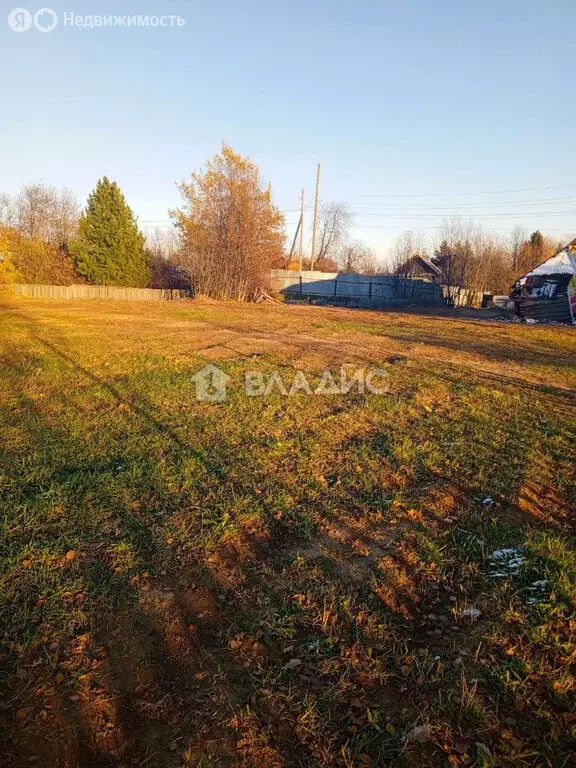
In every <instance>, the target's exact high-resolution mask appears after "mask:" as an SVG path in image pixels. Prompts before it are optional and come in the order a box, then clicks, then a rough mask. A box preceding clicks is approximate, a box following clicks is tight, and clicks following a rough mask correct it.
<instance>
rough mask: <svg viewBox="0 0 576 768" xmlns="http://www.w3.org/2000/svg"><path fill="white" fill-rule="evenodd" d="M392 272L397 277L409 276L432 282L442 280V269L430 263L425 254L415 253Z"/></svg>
mask: <svg viewBox="0 0 576 768" xmlns="http://www.w3.org/2000/svg"><path fill="white" fill-rule="evenodd" d="M394 274H395V275H396V276H397V277H409V278H412V279H418V280H429V281H430V282H433V283H440V282H442V270H441V269H440V268H439V267H437V266H436V265H435V264H432V262H431V261H429V260H428V259H427V258H426V257H425V256H420V254H418V253H416V254H415V255H414V256H411V257H410V258H409V259H408V260H407V261H405V262H404V263H403V264H401V265H400V266H399V267H398V268H397V269H396V270H395V271H394Z"/></svg>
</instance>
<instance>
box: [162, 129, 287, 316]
mask: <svg viewBox="0 0 576 768" xmlns="http://www.w3.org/2000/svg"><path fill="white" fill-rule="evenodd" d="M180 192H181V194H182V197H183V199H184V207H183V208H181V209H178V210H175V211H172V212H171V215H172V216H173V218H174V220H175V221H176V224H177V225H178V227H179V228H180V231H181V234H182V264H183V266H185V267H187V268H188V269H189V271H190V273H191V274H192V276H193V281H194V288H195V290H196V292H197V293H202V294H205V295H207V296H212V297H214V298H220V299H238V300H240V301H246V300H248V301H249V300H251V299H252V298H254V297H255V296H256V295H257V293H258V291H259V289H260V288H262V287H266V286H267V285H268V282H269V278H270V269H271V268H272V267H273V266H274V265H277V264H285V263H286V257H285V255H284V241H285V234H284V217H283V216H282V214H281V213H280V211H279V210H278V208H277V207H276V206H275V205H274V203H273V202H272V192H271V189H270V185H266V186H265V185H264V184H263V183H262V181H261V179H260V171H259V169H258V166H256V165H255V164H254V163H253V162H252V161H251V160H249V159H248V158H245V157H242V156H241V155H239V154H237V153H236V152H234V151H233V150H232V148H231V147H229V146H228V145H227V144H223V145H222V150H221V152H220V153H219V154H217V155H215V156H214V157H213V158H212V159H211V160H210V161H209V162H208V163H207V164H206V167H205V169H204V171H203V172H200V173H193V174H192V179H191V181H190V182H182V184H180Z"/></svg>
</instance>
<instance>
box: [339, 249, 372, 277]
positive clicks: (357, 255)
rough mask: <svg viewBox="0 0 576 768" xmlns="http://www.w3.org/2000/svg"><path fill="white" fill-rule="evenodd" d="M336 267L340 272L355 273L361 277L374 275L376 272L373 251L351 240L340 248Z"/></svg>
mask: <svg viewBox="0 0 576 768" xmlns="http://www.w3.org/2000/svg"><path fill="white" fill-rule="evenodd" d="M338 265H339V269H340V271H341V272H357V273H359V274H361V275H375V274H376V273H377V272H378V260H377V258H376V253H375V252H374V249H373V248H369V247H368V246H367V245H365V244H364V243H362V242H361V241H360V240H351V241H349V242H347V243H345V244H344V245H343V246H342V247H341V249H340V252H339V254H338Z"/></svg>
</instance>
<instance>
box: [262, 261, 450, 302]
mask: <svg viewBox="0 0 576 768" xmlns="http://www.w3.org/2000/svg"><path fill="white" fill-rule="evenodd" d="M271 287H272V289H273V290H274V291H276V292H278V293H283V294H285V295H287V296H288V297H290V298H297V297H299V296H302V298H304V297H308V298H311V299H312V298H314V299H318V300H322V299H323V300H325V301H326V302H330V303H335V302H342V303H346V304H355V305H359V306H381V307H387V306H389V307H393V306H406V305H409V304H416V305H427V306H438V305H440V304H442V303H443V297H442V289H441V287H440V286H439V285H437V284H436V283H431V282H428V281H426V280H411V279H406V278H400V277H392V276H390V277H389V276H381V275H380V276H368V275H357V274H342V273H335V272H316V271H314V272H311V271H306V272H304V271H303V272H294V271H291V270H285V269H275V270H272V273H271Z"/></svg>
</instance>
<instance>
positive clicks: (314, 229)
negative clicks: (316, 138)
mask: <svg viewBox="0 0 576 768" xmlns="http://www.w3.org/2000/svg"><path fill="white" fill-rule="evenodd" d="M319 196H320V163H318V170H317V172H316V197H315V199H314V226H313V228H312V253H311V254H310V269H314V259H315V258H316V229H317V227H318V197H319Z"/></svg>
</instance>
